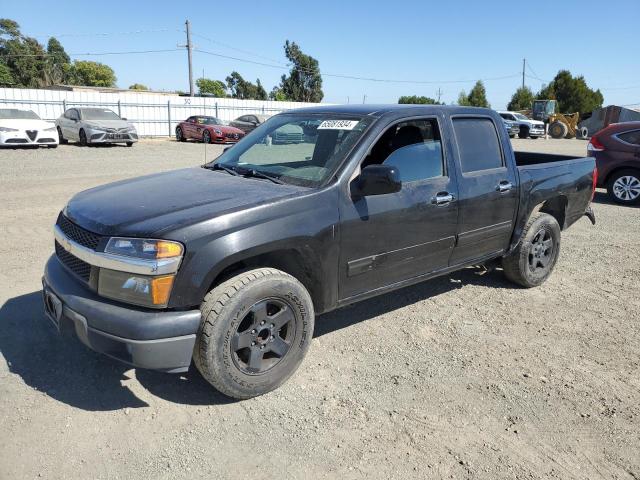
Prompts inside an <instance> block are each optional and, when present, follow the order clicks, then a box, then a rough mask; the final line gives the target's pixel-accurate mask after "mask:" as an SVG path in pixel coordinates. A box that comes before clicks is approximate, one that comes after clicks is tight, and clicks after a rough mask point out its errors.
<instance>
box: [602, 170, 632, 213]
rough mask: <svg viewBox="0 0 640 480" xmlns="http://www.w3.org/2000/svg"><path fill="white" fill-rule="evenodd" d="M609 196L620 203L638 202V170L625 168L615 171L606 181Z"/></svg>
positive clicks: (630, 203)
mask: <svg viewBox="0 0 640 480" xmlns="http://www.w3.org/2000/svg"><path fill="white" fill-rule="evenodd" d="M607 194H608V195H609V198H610V199H611V200H613V201H614V202H616V203H619V204H621V205H637V204H639V203H640V170H633V169H630V168H629V169H625V170H620V171H619V172H615V173H614V174H613V175H611V178H609V180H608V181H607Z"/></svg>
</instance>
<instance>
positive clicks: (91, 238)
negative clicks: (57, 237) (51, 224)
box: [56, 212, 100, 250]
mask: <svg viewBox="0 0 640 480" xmlns="http://www.w3.org/2000/svg"><path fill="white" fill-rule="evenodd" d="M56 225H58V227H60V230H62V233H64V234H65V235H66V236H67V237H68V238H70V239H71V240H73V241H74V242H76V243H79V244H80V245H82V246H83V247H87V248H90V249H91V250H95V249H96V248H97V247H98V243H100V235H96V234H95V233H92V232H90V231H88V230H85V229H84V228H81V227H79V226H78V225H76V224H75V223H73V222H71V220H69V219H68V218H67V217H65V216H64V215H63V214H62V212H60V215H58V221H57V222H56Z"/></svg>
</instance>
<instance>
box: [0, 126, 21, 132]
mask: <svg viewBox="0 0 640 480" xmlns="http://www.w3.org/2000/svg"><path fill="white" fill-rule="evenodd" d="M17 131H18V129H17V128H9V127H0V132H17Z"/></svg>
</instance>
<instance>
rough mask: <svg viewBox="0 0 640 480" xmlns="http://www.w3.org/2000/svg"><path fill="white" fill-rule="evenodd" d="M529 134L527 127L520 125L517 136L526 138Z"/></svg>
mask: <svg viewBox="0 0 640 480" xmlns="http://www.w3.org/2000/svg"><path fill="white" fill-rule="evenodd" d="M528 136H529V129H528V128H527V127H520V132H518V137H519V138H527V137H528Z"/></svg>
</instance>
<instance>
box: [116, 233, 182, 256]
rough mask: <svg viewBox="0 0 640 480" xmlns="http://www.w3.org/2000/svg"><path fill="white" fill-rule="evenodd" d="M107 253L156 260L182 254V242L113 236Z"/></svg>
mask: <svg viewBox="0 0 640 480" xmlns="http://www.w3.org/2000/svg"><path fill="white" fill-rule="evenodd" d="M104 251H105V252H106V253H113V254H114V255H124V256H127V257H137V258H144V259H151V260H155V259H158V258H171V257H180V256H182V252H183V249H182V244H180V243H178V242H172V241H169V240H148V239H144V238H122V237H113V238H111V239H109V243H107V247H106V248H105V249H104Z"/></svg>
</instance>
